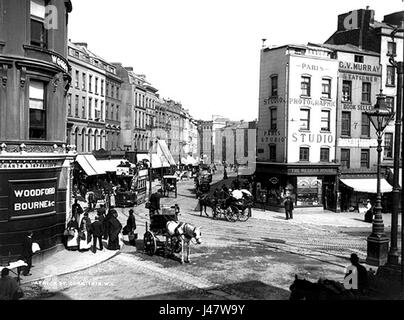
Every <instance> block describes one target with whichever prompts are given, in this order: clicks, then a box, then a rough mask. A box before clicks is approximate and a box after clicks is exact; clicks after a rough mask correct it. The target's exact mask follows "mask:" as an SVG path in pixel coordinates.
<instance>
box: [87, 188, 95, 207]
mask: <svg viewBox="0 0 404 320" xmlns="http://www.w3.org/2000/svg"><path fill="white" fill-rule="evenodd" d="M94 202H95V195H94V192H93V191H89V192H88V193H87V203H88V210H89V211H93V210H94V209H95V206H94Z"/></svg>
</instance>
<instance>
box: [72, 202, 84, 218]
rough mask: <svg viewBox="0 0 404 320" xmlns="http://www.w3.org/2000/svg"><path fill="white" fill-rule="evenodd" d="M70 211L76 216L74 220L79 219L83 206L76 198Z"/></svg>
mask: <svg viewBox="0 0 404 320" xmlns="http://www.w3.org/2000/svg"><path fill="white" fill-rule="evenodd" d="M72 212H73V215H74V216H75V217H76V221H80V215H81V214H82V213H83V208H82V207H81V205H80V204H79V203H78V201H77V199H75V200H74V204H73V205H72Z"/></svg>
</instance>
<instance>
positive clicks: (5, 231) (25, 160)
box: [0, 0, 75, 260]
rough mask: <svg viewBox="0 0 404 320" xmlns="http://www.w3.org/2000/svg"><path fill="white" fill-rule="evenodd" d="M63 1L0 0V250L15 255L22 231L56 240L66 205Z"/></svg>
mask: <svg viewBox="0 0 404 320" xmlns="http://www.w3.org/2000/svg"><path fill="white" fill-rule="evenodd" d="M71 11H72V3H71V2H70V1H68V0H64V1H63V0H50V1H45V0H31V1H28V0H1V1H0V79H1V84H0V256H2V257H4V256H10V259H11V260H13V259H19V257H20V254H21V243H22V240H23V238H24V237H25V236H26V233H27V231H33V232H34V238H35V241H36V242H38V243H39V245H40V247H41V249H42V252H45V253H46V252H50V251H51V250H52V249H55V248H57V247H58V246H59V245H60V244H61V243H62V238H63V231H64V229H65V223H66V214H67V213H68V212H67V208H69V207H70V190H71V185H70V182H71V172H70V160H73V159H74V156H75V153H74V152H69V148H68V146H67V141H66V107H65V106H66V95H67V91H68V89H69V85H70V81H71V76H70V65H69V62H68V60H67V18H68V14H69V13H70V12H71Z"/></svg>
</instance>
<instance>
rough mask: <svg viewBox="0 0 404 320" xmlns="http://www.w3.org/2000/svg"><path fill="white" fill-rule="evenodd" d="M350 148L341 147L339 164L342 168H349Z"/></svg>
mask: <svg viewBox="0 0 404 320" xmlns="http://www.w3.org/2000/svg"><path fill="white" fill-rule="evenodd" d="M350 162H351V160H350V150H349V149H341V166H342V167H343V168H347V169H349V168H350Z"/></svg>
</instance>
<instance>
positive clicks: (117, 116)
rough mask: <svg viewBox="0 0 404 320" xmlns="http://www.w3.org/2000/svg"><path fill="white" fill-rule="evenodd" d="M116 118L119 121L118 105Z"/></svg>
mask: <svg viewBox="0 0 404 320" xmlns="http://www.w3.org/2000/svg"><path fill="white" fill-rule="evenodd" d="M116 120H117V121H119V106H118V105H117V106H116Z"/></svg>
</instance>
